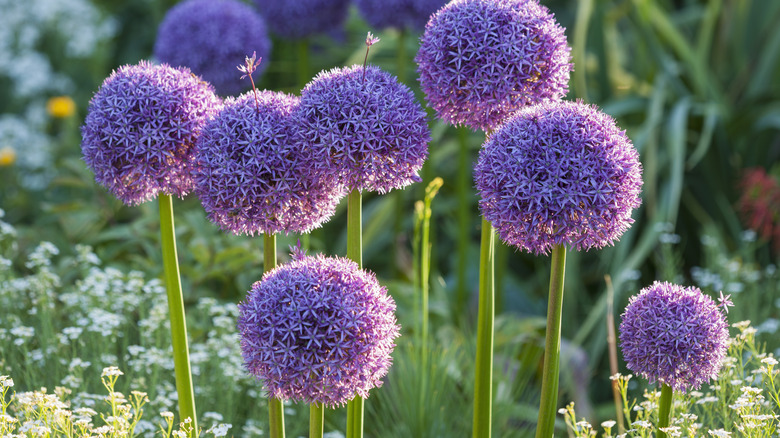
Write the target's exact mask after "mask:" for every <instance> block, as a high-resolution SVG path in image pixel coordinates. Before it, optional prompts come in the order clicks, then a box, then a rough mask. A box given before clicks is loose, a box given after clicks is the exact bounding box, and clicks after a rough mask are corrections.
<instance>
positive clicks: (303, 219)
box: [195, 91, 344, 235]
mask: <svg viewBox="0 0 780 438" xmlns="http://www.w3.org/2000/svg"><path fill="white" fill-rule="evenodd" d="M298 102H299V98H297V97H295V96H291V95H287V94H284V93H278V92H272V91H263V92H259V93H256V94H255V93H254V92H252V91H250V92H248V93H245V94H243V95H241V96H240V97H238V98H233V97H228V98H227V99H226V100H225V105H224V107H223V108H222V110H221V111H220V112H219V113H218V114H217V115H216V116H215V117H213V118H212V119H210V120H209V121H208V123H207V124H206V126H205V127H204V128H203V133H202V134H201V137H200V139H199V141H198V144H197V146H198V147H197V153H196V163H197V166H196V168H197V170H196V171H195V183H196V192H197V194H198V197H199V198H200V200H201V203H202V204H203V207H204V208H205V210H206V212H207V213H208V216H209V219H210V220H211V221H213V222H214V223H216V224H217V225H219V226H220V228H222V229H223V230H227V231H231V232H233V233H235V234H250V235H253V234H255V233H258V232H265V233H278V232H282V231H284V232H291V231H294V232H308V231H310V230H311V229H312V228H315V227H318V226H319V225H320V224H322V223H323V222H324V221H326V220H327V219H329V218H330V216H332V215H333V212H334V211H335V209H336V204H338V201H339V199H340V197H342V196H343V195H344V193H343V190H341V189H340V187H339V186H338V185H336V184H332V183H331V184H327V182H328V181H327V180H326V179H319V178H318V179H317V181H315V179H314V176H313V174H312V172H311V166H309V165H308V164H307V163H305V162H303V161H302V158H303V157H302V156H301V154H300V151H298V150H297V149H296V147H295V146H294V145H293V144H292V143H291V138H292V137H291V135H292V132H293V129H294V128H295V126H294V125H293V120H292V117H291V114H292V113H293V111H295V109H296V108H297V107H298Z"/></svg>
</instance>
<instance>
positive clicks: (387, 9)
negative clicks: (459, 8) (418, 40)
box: [355, 0, 447, 29]
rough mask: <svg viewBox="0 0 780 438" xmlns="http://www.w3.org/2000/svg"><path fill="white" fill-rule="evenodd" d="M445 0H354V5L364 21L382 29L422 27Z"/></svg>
mask: <svg viewBox="0 0 780 438" xmlns="http://www.w3.org/2000/svg"><path fill="white" fill-rule="evenodd" d="M445 3H447V1H446V0H356V1H355V5H356V6H357V8H358V11H360V14H361V15H362V16H363V18H365V19H366V22H368V24H370V25H371V26H372V27H374V28H377V29H382V28H385V27H394V28H396V29H403V28H407V27H408V28H412V29H422V28H423V27H425V23H427V22H428V18H430V16H431V14H433V13H434V12H436V10H437V9H439V8H441V7H442V6H444V4H445Z"/></svg>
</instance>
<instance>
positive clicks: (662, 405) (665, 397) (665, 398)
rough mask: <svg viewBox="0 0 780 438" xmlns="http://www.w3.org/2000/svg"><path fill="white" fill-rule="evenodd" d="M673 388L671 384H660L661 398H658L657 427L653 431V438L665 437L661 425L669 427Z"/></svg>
mask: <svg viewBox="0 0 780 438" xmlns="http://www.w3.org/2000/svg"><path fill="white" fill-rule="evenodd" d="M673 395H674V390H673V389H672V387H671V386H669V385H667V384H663V385H662V386H661V399H660V400H658V429H656V432H655V438H666V433H665V432H663V431H661V428H663V427H669V423H670V421H669V420H671V417H672V416H671V413H672V398H673V397H672V396H673Z"/></svg>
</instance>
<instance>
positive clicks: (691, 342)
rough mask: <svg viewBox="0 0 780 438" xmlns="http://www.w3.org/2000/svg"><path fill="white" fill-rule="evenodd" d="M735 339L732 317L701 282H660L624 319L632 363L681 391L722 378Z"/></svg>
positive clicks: (632, 303) (634, 300)
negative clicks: (731, 332) (700, 286)
mask: <svg viewBox="0 0 780 438" xmlns="http://www.w3.org/2000/svg"><path fill="white" fill-rule="evenodd" d="M728 339H729V333H728V325H727V323H726V317H725V315H724V314H723V313H721V309H720V308H719V306H718V305H717V304H715V302H714V301H713V300H712V299H711V298H710V297H708V296H706V295H704V294H703V293H702V292H701V290H699V289H698V288H696V287H684V286H679V285H676V284H672V283H665V282H655V283H653V284H652V285H651V286H649V287H647V288H644V289H642V290H641V291H640V293H639V295H635V296H633V297H631V299H630V300H629V302H628V306H626V310H625V312H623V315H622V321H621V323H620V348H621V349H622V350H623V357H624V358H625V360H626V366H627V367H628V368H629V369H630V370H631V371H633V372H635V373H637V374H639V375H641V376H642V377H644V378H646V379H647V380H648V381H650V383H653V382H655V381H659V382H661V383H664V384H666V385H669V386H670V387H671V388H672V389H674V390H675V391H687V390H688V389H696V388H699V387H700V386H701V384H702V383H704V382H707V381H709V380H710V379H713V378H716V377H717V375H718V371H719V370H720V367H721V361H722V360H723V358H724V357H725V355H726V350H727V344H728Z"/></svg>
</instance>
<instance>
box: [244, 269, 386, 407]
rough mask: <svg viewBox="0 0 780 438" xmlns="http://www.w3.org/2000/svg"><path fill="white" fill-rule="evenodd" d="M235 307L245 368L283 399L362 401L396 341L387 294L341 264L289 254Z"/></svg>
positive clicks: (372, 279)
mask: <svg viewBox="0 0 780 438" xmlns="http://www.w3.org/2000/svg"><path fill="white" fill-rule="evenodd" d="M238 308H239V317H238V324H237V325H238V332H239V338H240V342H241V352H242V355H243V358H244V366H245V367H246V369H247V371H248V372H249V373H250V374H252V375H254V376H256V377H257V378H259V379H261V380H262V381H263V383H264V384H265V387H266V389H267V390H268V393H269V395H270V396H271V397H274V398H277V399H282V400H291V401H303V402H306V403H322V404H324V405H326V406H328V407H335V406H340V405H344V404H345V403H346V402H348V401H349V400H351V399H352V398H353V397H354V396H355V395H358V396H360V397H363V398H367V397H368V392H369V390H370V389H371V388H374V387H379V386H381V385H382V380H381V379H382V378H383V377H384V376H385V375H386V374H387V371H388V369H389V367H390V364H391V360H392V359H391V357H390V354H391V353H392V351H393V348H394V347H395V339H396V338H397V337H398V336H399V327H398V325H397V324H396V319H395V302H394V301H393V299H392V297H390V296H389V295H388V294H387V290H386V288H384V287H383V286H380V285H379V283H378V282H377V280H376V277H375V276H374V274H372V273H370V272H368V271H364V270H362V269H360V268H358V265H357V264H356V263H354V262H353V261H351V260H348V259H344V258H331V257H323V256H321V255H320V256H317V257H309V256H305V255H302V254H293V261H291V262H290V263H287V264H284V265H281V266H279V267H277V268H276V269H274V270H272V271H270V272H268V273H266V274H265V275H263V279H262V281H259V282H257V283H255V284H254V285H253V286H252V290H250V291H249V293H248V295H247V297H246V300H245V301H243V302H242V303H240V304H239V305H238Z"/></svg>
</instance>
